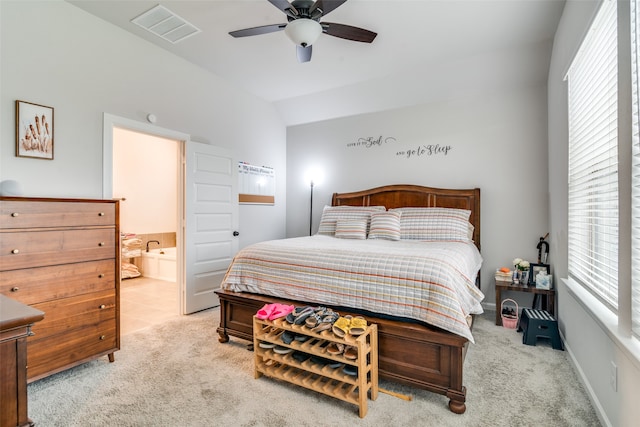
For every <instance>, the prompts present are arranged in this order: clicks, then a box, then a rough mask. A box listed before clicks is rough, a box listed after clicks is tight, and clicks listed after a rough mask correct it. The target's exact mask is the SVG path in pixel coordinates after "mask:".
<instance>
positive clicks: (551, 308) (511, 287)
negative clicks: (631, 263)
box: [495, 280, 556, 326]
mask: <svg viewBox="0 0 640 427" xmlns="http://www.w3.org/2000/svg"><path fill="white" fill-rule="evenodd" d="M495 283H496V325H498V326H501V325H502V317H501V316H500V314H501V313H500V311H501V310H500V305H501V304H502V291H515V292H528V293H530V294H534V298H533V305H534V306H535V305H536V301H537V298H538V295H543V296H544V297H545V298H544V301H543V303H542V309H543V310H547V311H548V312H549V314H551V315H552V316H553V317H555V315H556V314H555V305H556V291H555V289H538V288H536V287H535V286H528V285H515V284H513V283H510V282H502V281H499V280H496V281H495ZM533 308H535V307H533Z"/></svg>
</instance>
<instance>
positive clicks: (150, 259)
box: [142, 248, 177, 282]
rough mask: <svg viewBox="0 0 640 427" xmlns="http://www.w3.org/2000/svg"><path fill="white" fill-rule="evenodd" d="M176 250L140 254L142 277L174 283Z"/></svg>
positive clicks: (163, 249)
mask: <svg viewBox="0 0 640 427" xmlns="http://www.w3.org/2000/svg"><path fill="white" fill-rule="evenodd" d="M176 275H177V273H176V248H162V249H151V250H149V252H144V251H143V252H142V276H143V277H150V278H152V279H160V280H167V281H169V282H175V281H176Z"/></svg>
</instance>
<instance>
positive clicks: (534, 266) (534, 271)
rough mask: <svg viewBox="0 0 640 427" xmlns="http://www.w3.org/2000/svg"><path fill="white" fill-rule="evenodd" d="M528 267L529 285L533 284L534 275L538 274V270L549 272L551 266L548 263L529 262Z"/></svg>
mask: <svg viewBox="0 0 640 427" xmlns="http://www.w3.org/2000/svg"><path fill="white" fill-rule="evenodd" d="M529 269H530V270H531V273H530V274H529V285H533V286H535V284H536V276H537V275H538V274H540V272H542V271H545V272H546V273H547V274H550V273H551V266H550V265H549V264H531V266H530V268H529Z"/></svg>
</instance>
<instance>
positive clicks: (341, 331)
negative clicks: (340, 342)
mask: <svg viewBox="0 0 640 427" xmlns="http://www.w3.org/2000/svg"><path fill="white" fill-rule="evenodd" d="M350 325H351V318H350V317H346V316H345V317H339V318H338V320H336V321H335V323H334V324H333V326H332V327H331V329H332V330H333V333H334V334H335V335H336V336H337V337H340V338H344V336H345V335H346V334H347V333H348V332H349V326H350Z"/></svg>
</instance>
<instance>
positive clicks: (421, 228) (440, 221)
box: [390, 208, 471, 241]
mask: <svg viewBox="0 0 640 427" xmlns="http://www.w3.org/2000/svg"><path fill="white" fill-rule="evenodd" d="M390 212H401V213H402V216H401V217H400V238H401V239H404V240H458V241H470V240H471V239H470V238H469V217H470V216H471V211H470V210H467V209H453V208H397V209H391V210H390Z"/></svg>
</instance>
